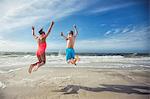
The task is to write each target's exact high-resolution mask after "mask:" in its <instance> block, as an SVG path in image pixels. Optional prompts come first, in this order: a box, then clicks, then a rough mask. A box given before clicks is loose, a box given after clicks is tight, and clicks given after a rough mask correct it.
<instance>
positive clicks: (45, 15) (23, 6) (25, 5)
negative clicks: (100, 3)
mask: <svg viewBox="0 0 150 99" xmlns="http://www.w3.org/2000/svg"><path fill="white" fill-rule="evenodd" d="M87 5H88V3H86V0H83V1H82V2H80V0H71V1H68V0H13V1H10V0H4V1H0V6H1V9H0V13H1V15H0V27H1V29H0V33H2V32H4V31H5V32H8V33H9V32H10V30H12V29H13V30H16V29H17V28H19V27H27V26H29V25H33V24H36V23H39V24H43V23H45V22H46V21H50V20H59V19H61V18H62V17H65V16H69V15H71V14H73V13H74V12H77V11H80V10H82V9H84V8H85V7H86V6H87Z"/></svg>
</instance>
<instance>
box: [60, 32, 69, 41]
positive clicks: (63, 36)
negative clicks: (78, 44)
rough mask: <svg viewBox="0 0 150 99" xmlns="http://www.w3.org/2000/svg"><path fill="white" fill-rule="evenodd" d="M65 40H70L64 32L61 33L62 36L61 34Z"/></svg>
mask: <svg viewBox="0 0 150 99" xmlns="http://www.w3.org/2000/svg"><path fill="white" fill-rule="evenodd" d="M60 35H61V36H62V37H63V38H64V39H65V40H67V39H68V38H67V37H66V36H65V35H64V33H63V32H61V34H60Z"/></svg>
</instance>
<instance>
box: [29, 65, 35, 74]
mask: <svg viewBox="0 0 150 99" xmlns="http://www.w3.org/2000/svg"><path fill="white" fill-rule="evenodd" d="M33 67H34V65H33V64H31V65H30V67H29V69H28V72H29V73H30V74H31V72H32V68H33Z"/></svg>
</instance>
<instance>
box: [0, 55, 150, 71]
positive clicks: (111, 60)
mask: <svg viewBox="0 0 150 99" xmlns="http://www.w3.org/2000/svg"><path fill="white" fill-rule="evenodd" d="M77 54H78V55H79V57H80V61H79V63H78V65H77V67H91V68H121V69H126V68H138V69H150V54H147V53H145V54H139V53H77ZM36 61H37V58H36V56H35V53H22V52H0V73H6V72H12V71H14V70H19V69H20V68H22V67H25V66H27V67H28V66H29V65H30V64H31V63H34V62H36ZM45 66H46V67H74V65H69V64H67V63H66V62H65V54H60V53H57V52H54V53H47V55H46V65H45Z"/></svg>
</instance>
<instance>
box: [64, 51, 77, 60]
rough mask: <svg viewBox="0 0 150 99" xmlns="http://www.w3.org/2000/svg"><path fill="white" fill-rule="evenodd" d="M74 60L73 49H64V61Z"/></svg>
mask: <svg viewBox="0 0 150 99" xmlns="http://www.w3.org/2000/svg"><path fill="white" fill-rule="evenodd" d="M74 58H75V51H74V49H73V48H67V49H66V61H68V60H70V59H74Z"/></svg>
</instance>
